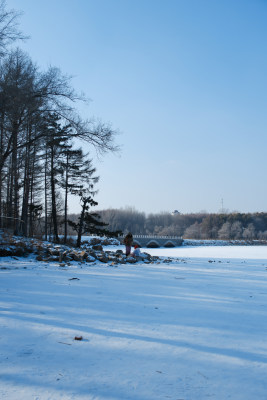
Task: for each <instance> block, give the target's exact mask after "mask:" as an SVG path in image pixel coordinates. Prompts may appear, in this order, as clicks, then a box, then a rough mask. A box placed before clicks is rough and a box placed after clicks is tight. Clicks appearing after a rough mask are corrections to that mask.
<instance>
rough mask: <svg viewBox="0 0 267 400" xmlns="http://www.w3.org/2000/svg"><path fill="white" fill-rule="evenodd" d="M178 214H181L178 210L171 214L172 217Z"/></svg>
mask: <svg viewBox="0 0 267 400" xmlns="http://www.w3.org/2000/svg"><path fill="white" fill-rule="evenodd" d="M179 214H181V213H180V211H178V210H174V211H173V212H172V215H179Z"/></svg>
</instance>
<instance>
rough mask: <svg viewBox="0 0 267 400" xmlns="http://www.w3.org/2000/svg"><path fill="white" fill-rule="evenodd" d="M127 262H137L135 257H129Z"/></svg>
mask: <svg viewBox="0 0 267 400" xmlns="http://www.w3.org/2000/svg"><path fill="white" fill-rule="evenodd" d="M126 262H127V263H130V264H134V263H136V258H135V257H127V258H126Z"/></svg>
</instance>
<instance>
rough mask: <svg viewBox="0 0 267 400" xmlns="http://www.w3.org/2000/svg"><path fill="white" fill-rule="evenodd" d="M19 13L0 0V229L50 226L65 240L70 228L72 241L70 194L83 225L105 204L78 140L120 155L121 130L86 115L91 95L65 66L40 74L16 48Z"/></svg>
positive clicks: (26, 230) (28, 232)
mask: <svg viewBox="0 0 267 400" xmlns="http://www.w3.org/2000/svg"><path fill="white" fill-rule="evenodd" d="M18 16H19V14H17V13H16V12H15V11H6V7H5V3H4V1H1V2H0V227H1V228H2V227H9V228H11V229H13V231H14V233H15V234H23V235H25V236H27V235H30V236H32V235H33V234H34V232H35V231H36V230H37V229H38V230H39V231H40V229H41V227H40V224H42V230H43V232H44V234H45V236H46V237H47V236H48V234H51V233H53V236H54V238H55V240H58V234H59V223H62V224H63V226H64V236H65V239H66V238H67V226H68V215H67V210H68V198H69V195H70V194H72V195H77V196H78V197H79V199H80V200H81V206H82V210H83V219H82V220H81V219H80V220H79V221H80V222H79V221H78V222H77V223H78V225H79V223H80V224H81V223H82V224H84V217H85V216H86V212H87V211H88V207H89V205H91V206H94V205H96V204H97V203H96V202H94V201H93V196H94V194H95V191H94V185H95V183H96V182H97V181H98V177H97V176H96V175H95V172H96V171H95V168H94V167H93V165H92V160H91V159H90V158H89V157H88V154H85V153H84V152H83V150H82V149H81V148H77V147H75V143H77V139H78V140H80V141H84V142H86V143H88V144H89V145H91V146H94V147H95V148H96V149H97V151H99V152H100V153H105V152H107V151H115V150H116V149H117V148H116V146H115V144H114V136H115V134H116V132H115V131H114V130H112V128H111V127H110V126H109V125H106V124H104V123H102V122H98V123H95V122H94V120H83V119H82V118H81V117H80V115H79V114H78V113H77V110H76V104H77V102H79V101H86V98H85V97H84V96H83V95H79V94H77V93H76V91H75V90H74V89H73V88H72V86H71V81H70V78H69V77H67V76H65V75H63V74H62V73H61V71H60V70H59V69H58V68H55V67H50V68H48V70H46V71H40V70H39V68H38V67H37V66H36V64H34V63H33V61H32V60H31V58H30V56H29V55H28V54H26V53H24V52H23V51H22V50H20V49H19V48H16V49H9V45H10V44H11V43H13V42H14V41H15V40H18V39H22V38H23V35H22V34H21V32H19V31H18V23H17V22H18V21H17V19H18ZM41 215H42V216H43V218H41ZM74 228H75V227H74ZM76 231H77V232H78V231H79V232H82V231H83V226H81V227H79V226H78V227H77V226H76Z"/></svg>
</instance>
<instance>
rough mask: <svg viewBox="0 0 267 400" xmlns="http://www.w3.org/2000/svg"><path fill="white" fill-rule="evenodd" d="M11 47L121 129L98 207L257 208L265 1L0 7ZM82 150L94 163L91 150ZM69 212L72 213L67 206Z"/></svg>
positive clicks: (262, 185)
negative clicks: (12, 18)
mask: <svg viewBox="0 0 267 400" xmlns="http://www.w3.org/2000/svg"><path fill="white" fill-rule="evenodd" d="M7 8H14V9H16V10H21V11H23V16H22V17H21V19H20V26H21V29H22V30H23V32H24V33H25V34H28V35H30V36H31V38H30V39H29V40H27V41H26V42H25V43H21V44H20V45H19V46H20V47H21V48H23V49H24V50H25V51H27V52H28V53H29V54H30V56H31V57H32V59H33V61H35V62H36V63H37V64H38V65H39V66H40V68H41V69H46V68H47V67H48V66H49V65H53V66H57V67H59V68H60V69H61V71H62V72H63V73H65V74H69V75H72V76H73V80H72V82H73V86H74V87H75V88H76V89H77V91H83V92H84V93H85V94H86V95H87V96H88V97H89V98H90V99H91V102H90V103H89V105H88V106H87V107H85V106H80V107H79V111H80V113H81V114H82V115H83V116H84V117H85V118H87V117H88V118H90V117H92V116H95V117H96V118H100V119H101V120H102V121H104V122H107V123H111V124H112V126H113V128H114V129H118V130H119V131H120V135H119V136H118V137H117V142H118V143H119V144H120V145H121V147H122V151H121V153H120V155H119V156H115V155H113V154H109V155H106V156H104V157H103V158H102V160H101V161H100V160H97V159H95V166H96V167H97V171H98V174H99V175H100V182H99V184H98V189H99V193H98V195H97V197H96V200H97V201H98V202H99V207H98V208H99V209H104V208H108V207H112V208H121V207H125V206H131V207H135V208H136V209H137V210H140V211H145V212H146V213H150V212H161V211H173V210H174V209H178V210H179V211H181V212H182V213H188V212H198V211H202V210H206V211H207V212H217V211H218V210H219V209H220V208H221V201H222V199H223V204H224V207H225V208H226V209H228V210H229V211H240V212H256V211H267V182H266V181H267V179H266V175H267V174H266V172H267V165H266V147H267V135H266V129H267V24H266V21H267V1H265V0H234V1H233V0H223V1H222V0H76V1H75V2H74V1H73V0H53V1H52V0H46V1H45V2H44V1H41V0H7ZM88 150H90V151H91V154H92V156H93V157H95V154H94V151H93V150H92V149H88ZM70 211H71V212H78V211H79V203H78V202H77V201H76V203H75V202H73V204H72V207H71V210H70Z"/></svg>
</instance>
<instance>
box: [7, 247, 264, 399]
mask: <svg viewBox="0 0 267 400" xmlns="http://www.w3.org/2000/svg"><path fill="white" fill-rule="evenodd" d="M142 250H143V249H142ZM143 251H144V250H143ZM145 251H147V250H145ZM149 252H150V253H151V254H158V255H161V256H164V257H169V256H170V257H175V260H174V261H173V262H172V263H162V262H161V263H160V264H149V265H145V264H142V263H138V264H133V265H132V264H126V265H119V266H118V267H114V266H113V267H112V266H110V265H109V266H107V265H106V264H101V263H97V264H87V265H85V264H79V263H76V264H75V263H74V264H72V265H71V266H68V267H66V268H63V267H60V266H59V264H57V263H41V262H36V261H35V260H34V259H30V258H28V259H20V260H16V259H14V258H2V259H0V292H1V296H0V310H1V312H0V326H1V331H0V398H1V399H8V400H13V399H14V400H17V399H27V400H28V399H34V400H47V399H51V400H58V399H79V400H80V399H87V400H93V399H94V400H115V399H116V400H119V399H129V400H158V399H162V400H163V399H173V400H181V399H183V400H202V399H215V400H225V399H234V400H252V399H256V400H266V399H267V383H266V377H267V340H266V334H267V318H266V317H267V309H266V305H267V292H266V279H267V247H266V246H262V247H261V246H252V247H249V246H245V247H243V246H238V247H233V246H231V247H226V246H224V247H199V248H195V247H194V248H176V249H150V250H149ZM166 261H167V260H166ZM74 278H75V279H74ZM75 336H82V337H83V340H82V341H77V340H74V338H75Z"/></svg>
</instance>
